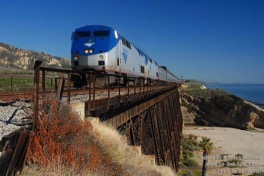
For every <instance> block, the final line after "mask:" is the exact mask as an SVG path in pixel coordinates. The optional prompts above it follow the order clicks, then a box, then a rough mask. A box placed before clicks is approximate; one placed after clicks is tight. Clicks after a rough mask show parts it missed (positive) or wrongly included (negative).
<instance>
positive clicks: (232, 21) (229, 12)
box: [0, 0, 264, 83]
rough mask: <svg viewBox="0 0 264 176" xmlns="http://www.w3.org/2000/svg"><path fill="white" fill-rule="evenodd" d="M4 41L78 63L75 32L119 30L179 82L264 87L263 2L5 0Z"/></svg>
mask: <svg viewBox="0 0 264 176" xmlns="http://www.w3.org/2000/svg"><path fill="white" fill-rule="evenodd" d="M0 6H1V11H0V14H1V22H0V41H1V42H5V43H8V44H11V45H14V46H17V47H19V48H23V49H31V50H35V51H44V52H47V53H50V54H52V55H55V56H62V57H66V58H69V59H70V45H71V40H70V37H71V33H72V31H73V30H74V29H75V28H77V27H80V26H83V25H86V24H101V25H107V26H111V27H113V28H115V29H116V30H117V31H118V32H119V33H121V34H122V35H123V36H125V37H126V38H127V39H128V40H129V41H130V42H131V43H133V44H135V45H136V46H138V47H139V48H141V49H142V50H143V51H145V52H146V53H147V54H148V55H149V56H150V57H152V58H153V59H154V60H156V61H157V62H158V63H159V64H161V65H165V66H167V67H168V68H169V69H170V70H171V71H173V72H174V73H175V74H176V75H177V76H179V77H181V76H183V78H185V79H197V80H203V81H210V82H228V83H234V82H247V83H264V74H263V73H264V1H263V0H181V1H178V0H41V1H38V0H16V1H15V0H3V1H1V2H0Z"/></svg>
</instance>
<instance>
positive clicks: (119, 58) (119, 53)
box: [116, 42, 122, 72]
mask: <svg viewBox="0 0 264 176" xmlns="http://www.w3.org/2000/svg"><path fill="white" fill-rule="evenodd" d="M116 59H117V60H116V62H117V69H116V71H117V72H121V71H122V43H121V42H118V46H117V47H116Z"/></svg>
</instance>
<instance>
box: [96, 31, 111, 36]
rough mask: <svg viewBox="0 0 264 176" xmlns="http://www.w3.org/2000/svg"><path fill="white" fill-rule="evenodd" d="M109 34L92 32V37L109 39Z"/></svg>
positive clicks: (107, 32) (106, 32)
mask: <svg viewBox="0 0 264 176" xmlns="http://www.w3.org/2000/svg"><path fill="white" fill-rule="evenodd" d="M109 34H110V32H109V31H94V32H93V36H94V37H109Z"/></svg>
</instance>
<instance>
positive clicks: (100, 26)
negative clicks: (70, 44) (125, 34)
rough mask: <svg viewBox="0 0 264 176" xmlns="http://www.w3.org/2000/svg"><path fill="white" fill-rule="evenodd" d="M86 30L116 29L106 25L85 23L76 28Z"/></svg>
mask: <svg viewBox="0 0 264 176" xmlns="http://www.w3.org/2000/svg"><path fill="white" fill-rule="evenodd" d="M85 30H114V29H113V28H111V27H108V26H104V25H85V26H82V27H79V28H77V29H75V31H85Z"/></svg>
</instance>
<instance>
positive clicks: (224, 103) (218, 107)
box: [181, 83, 264, 130]
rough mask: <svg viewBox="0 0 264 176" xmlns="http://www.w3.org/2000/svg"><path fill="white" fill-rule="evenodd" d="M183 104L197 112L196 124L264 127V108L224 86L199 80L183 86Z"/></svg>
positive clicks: (249, 127)
mask: <svg viewBox="0 0 264 176" xmlns="http://www.w3.org/2000/svg"><path fill="white" fill-rule="evenodd" d="M181 98H182V104H183V105H184V106H185V107H187V108H188V111H189V112H192V113H193V114H194V117H195V118H194V121H195V123H196V124H201V125H209V126H211V125H212V126H222V127H235V128H239V129H246V130H256V129H257V128H261V129H264V110H263V109H261V108H260V107H258V106H256V105H254V104H252V103H250V102H247V101H245V100H243V99H241V98H239V97H237V96H235V95H232V94H229V93H227V92H225V91H223V90H220V89H206V88H205V87H203V85H202V84H199V83H187V84H184V85H183V86H182V88H181Z"/></svg>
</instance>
